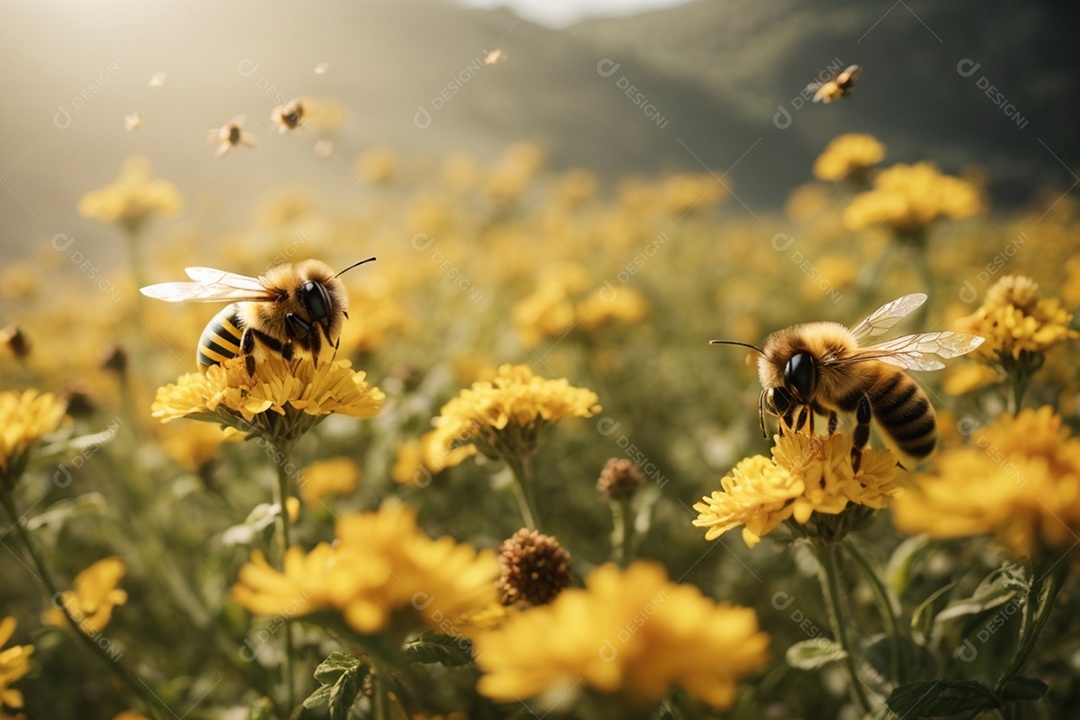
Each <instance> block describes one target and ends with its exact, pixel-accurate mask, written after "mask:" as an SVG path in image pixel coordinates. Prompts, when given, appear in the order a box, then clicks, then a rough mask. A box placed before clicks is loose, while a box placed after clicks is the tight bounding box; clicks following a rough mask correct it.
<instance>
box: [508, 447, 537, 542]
mask: <svg viewBox="0 0 1080 720" xmlns="http://www.w3.org/2000/svg"><path fill="white" fill-rule="evenodd" d="M506 464H507V465H509V466H510V470H511V471H512V472H513V473H514V480H515V482H514V495H515V497H517V501H518V507H519V508H520V510H521V519H522V521H524V523H525V527H526V528H528V529H529V530H536V529H537V524H536V518H538V517H540V515H539V513H537V512H536V500H535V499H534V498H533V494H532V472H531V471H530V470H529V465H528V463H526V462H524V461H523V460H522V459H521V458H518V457H508V458H506Z"/></svg>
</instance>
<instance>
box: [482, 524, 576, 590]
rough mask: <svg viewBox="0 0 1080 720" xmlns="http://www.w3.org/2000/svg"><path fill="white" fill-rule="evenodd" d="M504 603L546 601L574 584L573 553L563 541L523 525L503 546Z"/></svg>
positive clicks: (500, 557)
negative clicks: (572, 572) (564, 545)
mask: <svg viewBox="0 0 1080 720" xmlns="http://www.w3.org/2000/svg"><path fill="white" fill-rule="evenodd" d="M499 565H500V567H501V569H502V572H501V574H500V576H499V582H498V586H499V594H500V595H501V597H502V603H503V605H520V606H525V607H527V606H530V605H546V604H547V603H549V602H551V601H552V600H554V599H555V596H556V595H558V594H559V593H560V592H561V591H562V590H563V588H566V587H568V586H569V585H570V553H568V552H566V551H565V550H563V548H562V546H561V545H559V541H558V540H556V539H555V538H553V537H551V536H550V535H541V534H540V533H538V532H537V531H536V530H526V529H524V528H523V529H521V530H518V531H517V532H516V533H514V535H513V537H511V538H510V539H508V540H506V541H504V542H503V544H502V546H501V547H500V548H499Z"/></svg>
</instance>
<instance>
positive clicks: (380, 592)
mask: <svg viewBox="0 0 1080 720" xmlns="http://www.w3.org/2000/svg"><path fill="white" fill-rule="evenodd" d="M335 535H336V537H337V540H336V542H335V543H334V545H333V546H331V545H329V544H327V543H321V544H320V545H318V546H316V547H315V549H314V550H312V551H311V552H310V553H308V554H307V555H305V554H304V553H303V551H302V550H300V549H299V548H295V547H294V548H290V549H289V551H288V552H287V554H286V557H285V563H284V568H285V569H284V571H283V572H281V571H277V570H274V569H273V568H271V567H270V566H269V565H268V564H267V562H266V560H265V558H264V557H263V556H262V554H261V553H259V552H258V551H256V552H255V553H254V554H253V555H252V559H251V562H249V563H248V564H247V565H245V566H244V567H243V568H241V570H240V575H239V578H238V580H237V584H236V585H235V586H234V587H233V598H234V599H235V600H236V602H238V603H239V604H240V605H242V606H243V607H245V608H246V609H248V610H249V611H250V612H252V613H253V614H255V615H260V616H276V615H281V616H285V617H296V616H300V615H306V614H308V613H311V612H315V611H317V610H322V609H334V610H337V611H340V612H341V614H342V615H343V617H344V619H345V621H346V622H347V623H348V624H349V625H350V626H351V627H352V628H353V629H354V630H356V631H357V632H360V633H363V634H373V633H377V632H380V631H382V630H383V629H385V628H386V627H387V626H388V625H390V624H391V622H392V621H393V620H395V619H396V618H397V617H399V615H400V613H402V612H404V613H406V614H411V616H412V617H413V618H414V619H418V620H420V621H422V622H425V623H427V624H428V625H429V626H431V627H433V628H436V629H439V630H441V631H442V632H450V633H458V634H459V627H458V625H457V624H456V620H455V619H456V618H458V617H464V616H467V615H469V614H472V613H476V612H477V611H479V610H480V609H484V608H487V607H490V606H491V605H493V604H495V603H496V602H497V595H496V591H495V579H496V577H497V576H498V574H499V565H498V561H497V560H496V558H495V553H494V552H493V551H491V550H484V551H479V552H478V551H477V550H476V549H474V548H473V547H472V546H470V545H466V544H463V543H458V542H456V541H454V539H453V538H450V537H443V538H440V539H438V540H432V539H431V538H429V537H428V536H427V535H426V534H425V533H424V532H423V531H422V530H421V529H420V528H419V527H417V525H416V513H415V511H413V510H412V509H411V508H409V507H408V506H406V505H405V504H403V503H400V502H399V503H397V504H396V505H387V506H384V507H383V508H382V509H381V510H379V511H378V512H366V513H360V514H352V515H344V516H342V517H341V518H340V519H339V520H338V523H337V526H336V529H335ZM405 624H406V625H408V626H409V627H410V628H411V627H412V626H414V625H415V623H411V624H410V623H409V622H407V621H406V622H405Z"/></svg>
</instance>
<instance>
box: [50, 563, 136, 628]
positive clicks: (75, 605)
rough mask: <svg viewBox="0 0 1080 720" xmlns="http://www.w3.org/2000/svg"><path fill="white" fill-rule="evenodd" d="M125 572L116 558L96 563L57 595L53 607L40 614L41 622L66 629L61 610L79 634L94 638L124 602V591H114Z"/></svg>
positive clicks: (125, 600) (124, 567)
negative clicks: (71, 585) (73, 623)
mask: <svg viewBox="0 0 1080 720" xmlns="http://www.w3.org/2000/svg"><path fill="white" fill-rule="evenodd" d="M126 572H127V566H126V565H125V564H124V561H123V560H121V559H120V558H118V557H107V558H104V559H102V560H98V561H97V562H95V563H94V564H93V565H91V566H89V567H88V568H86V569H85V570H83V571H82V572H80V573H79V574H78V575H76V576H75V588H74V589H73V590H66V591H64V592H63V593H61V594H60V597H59V598H57V599H56V600H55V605H54V607H51V608H49V609H48V610H47V611H46V612H45V613H43V614H42V617H41V621H42V622H43V623H45V624H46V625H52V626H54V627H64V626H66V625H67V624H68V621H67V618H65V617H64V612H63V610H61V607H62V608H64V609H66V610H67V614H68V615H70V616H71V619H72V620H74V621H75V624H76V625H78V627H79V630H80V631H82V632H83V633H85V634H86V635H90V636H91V637H93V636H95V635H97V634H98V633H100V632H101V631H102V630H104V629H105V626H106V625H108V624H109V621H110V620H111V619H112V613H113V608H115V607H116V606H117V605H123V604H124V603H126V602H127V600H128V594H127V591H125V590H121V589H119V588H117V587H116V585H117V583H119V582H120V578H122V577H124V573H126Z"/></svg>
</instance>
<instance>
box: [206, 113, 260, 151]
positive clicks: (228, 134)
mask: <svg viewBox="0 0 1080 720" xmlns="http://www.w3.org/2000/svg"><path fill="white" fill-rule="evenodd" d="M207 140H208V141H209V142H212V143H213V142H216V143H217V152H216V153H214V154H215V155H217V156H218V157H221V156H222V155H224V154H225V153H227V152H229V151H230V150H232V149H233V148H234V147H239V146H240V145H246V146H247V147H254V146H255V141H254V140H252V139H251V135H250V134H249V133H248V131H247V130H245V129H244V116H243V115H239V116H237V117H235V118H233V119H232V120H230V121H229V122H227V123H225V124H224V125H222V126H221V127H220V128H214V129H213V130H211V131H210V134H209V136H208V137H207Z"/></svg>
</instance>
